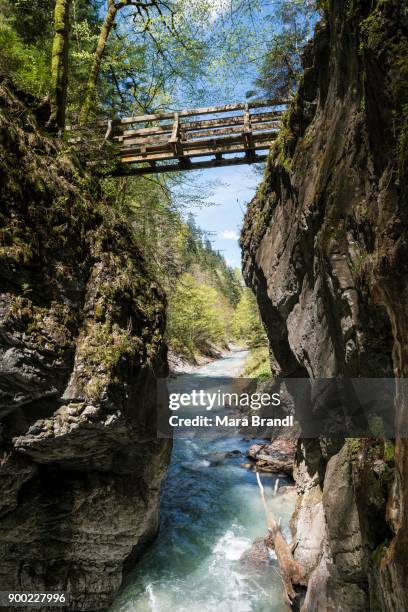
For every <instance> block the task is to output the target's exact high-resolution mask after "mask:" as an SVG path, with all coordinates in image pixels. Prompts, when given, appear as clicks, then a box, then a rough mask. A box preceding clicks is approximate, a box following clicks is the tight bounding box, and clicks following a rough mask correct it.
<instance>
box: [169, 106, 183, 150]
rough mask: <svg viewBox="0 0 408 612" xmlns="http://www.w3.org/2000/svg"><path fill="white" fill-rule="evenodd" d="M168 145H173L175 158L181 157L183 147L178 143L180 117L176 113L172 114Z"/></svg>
mask: <svg viewBox="0 0 408 612" xmlns="http://www.w3.org/2000/svg"><path fill="white" fill-rule="evenodd" d="M169 143H170V144H172V145H173V151H174V155H175V156H176V157H182V156H183V147H182V146H181V142H180V115H179V114H178V113H174V123H173V131H172V133H171V137H170V139H169Z"/></svg>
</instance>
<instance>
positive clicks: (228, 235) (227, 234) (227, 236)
mask: <svg viewBox="0 0 408 612" xmlns="http://www.w3.org/2000/svg"><path fill="white" fill-rule="evenodd" d="M218 237H219V238H223V239H224V240H238V238H239V236H238V234H237V232H236V231H235V230H231V229H226V230H224V231H223V232H220V233H219V234H218Z"/></svg>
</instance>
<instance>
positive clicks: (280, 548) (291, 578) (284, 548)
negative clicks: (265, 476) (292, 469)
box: [256, 472, 307, 606]
mask: <svg viewBox="0 0 408 612" xmlns="http://www.w3.org/2000/svg"><path fill="white" fill-rule="evenodd" d="M256 479H257V481H258V485H259V489H260V492H261V499H262V503H263V507H264V509H265V517H266V524H267V527H268V532H269V533H268V536H267V537H266V538H265V543H266V545H267V546H268V547H270V548H273V549H274V550H275V553H276V558H277V561H278V565H279V569H280V573H281V577H282V582H283V586H284V588H285V592H286V597H287V603H288V604H289V605H290V606H292V605H293V603H294V602H295V600H296V598H297V593H296V589H295V586H297V585H298V586H306V584H307V580H306V577H305V571H304V569H303V567H302V566H301V564H300V563H299V562H298V561H296V559H294V557H293V554H292V549H291V547H290V545H289V544H288V543H287V542H286V540H285V538H284V537H283V535H282V531H281V529H280V525H279V522H278V521H277V520H276V519H275V517H274V516H273V514H272V512H271V511H270V509H269V508H268V505H267V503H266V498H265V490H264V487H263V485H262V482H261V478H260V476H259V473H258V472H256Z"/></svg>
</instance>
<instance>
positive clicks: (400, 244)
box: [241, 0, 408, 612]
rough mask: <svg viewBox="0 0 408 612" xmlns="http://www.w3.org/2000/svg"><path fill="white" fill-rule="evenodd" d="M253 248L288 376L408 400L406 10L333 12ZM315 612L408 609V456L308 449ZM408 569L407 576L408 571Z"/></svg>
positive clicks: (254, 267)
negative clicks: (355, 384) (361, 384)
mask: <svg viewBox="0 0 408 612" xmlns="http://www.w3.org/2000/svg"><path fill="white" fill-rule="evenodd" d="M324 4H325V19H324V20H323V21H322V23H321V24H320V25H319V26H318V27H317V29H316V33H315V37H314V40H313V41H312V42H311V43H310V44H309V45H308V47H307V49H306V53H305V57H304V76H303V78H302V81H301V84H300V88H299V92H298V94H297V96H296V97H295V99H294V100H293V102H292V104H291V106H290V108H289V110H288V112H287V114H286V117H285V119H284V125H283V128H282V130H281V132H280V135H279V137H278V139H277V141H276V143H275V146H274V147H273V148H272V150H271V154H270V157H269V160H268V163H267V168H266V173H265V177H264V181H263V183H262V185H261V186H260V188H259V190H258V193H257V195H256V197H255V198H254V200H253V201H252V202H251V203H250V205H249V207H248V212H247V215H246V218H245V223H244V228H243V231H242V235H241V247H242V252H243V262H244V263H243V272H244V276H245V279H246V282H247V284H248V285H249V286H251V287H252V288H253V290H254V292H255V294H256V296H257V300H258V304H259V307H260V310H261V315H262V318H263V321H264V324H265V326H266V329H267V332H268V337H269V342H270V349H271V362H272V366H273V368H274V370H275V372H276V373H277V374H278V375H282V376H299V377H303V376H308V377H311V378H319V377H320V378H324V377H338V376H350V377H361V376H362V377H393V376H394V375H395V376H396V377H397V382H396V384H397V390H398V389H399V392H398V397H397V412H398V418H397V421H398V426H402V425H403V424H404V423H406V419H407V414H408V405H407V401H408V398H406V397H404V395H403V390H402V386H400V384H399V382H398V378H402V377H404V376H406V375H407V369H408V354H407V350H408V348H407V347H408V335H407V331H408V327H407V313H408V308H407V304H408V256H407V255H408V241H407V230H408V217H407V210H408V201H407V200H408V197H407V195H408V188H407V175H408V173H407V168H408V155H407V151H408V131H407V116H408V85H407V83H408V78H407V77H408V59H407V58H408V37H407V33H408V12H407V8H406V6H405V4H404V3H403V2H401V1H398V0H381V1H378V0H374V1H373V2H371V0H370V1H365V0H353V1H351V2H346V1H343V0H338V1H336V2H334V1H331V2H326V3H324ZM296 463H297V466H296V469H295V476H296V480H297V483H298V487H299V492H300V497H299V503H298V507H297V511H296V514H295V517H294V521H293V523H294V529H295V546H296V548H295V556H296V557H297V558H298V559H299V560H300V561H301V562H302V563H303V564H304V566H305V567H306V568H307V571H308V575H309V587H308V591H307V595H306V598H305V601H304V603H303V607H302V610H303V611H304V612H311V611H317V610H319V611H321V610H328V611H329V610H333V611H334V610H340V609H341V610H346V611H349V610H350V611H353V612H355V611H357V610H361V611H363V610H397V611H400V612H402V611H403V610H407V609H408V579H407V573H406V568H407V566H408V553H407V550H408V547H407V544H408V542H407V537H408V524H407V521H408V518H407V517H408V505H407V504H408V444H407V441H406V439H403V438H401V437H398V436H397V440H396V443H395V448H394V442H393V441H386V440H377V441H374V440H372V441H370V440H359V439H348V440H346V441H343V442H341V443H340V444H337V445H333V444H328V441H327V440H322V439H320V440H303V441H301V442H300V443H299V445H298V451H297V460H296ZM404 568H405V569H404Z"/></svg>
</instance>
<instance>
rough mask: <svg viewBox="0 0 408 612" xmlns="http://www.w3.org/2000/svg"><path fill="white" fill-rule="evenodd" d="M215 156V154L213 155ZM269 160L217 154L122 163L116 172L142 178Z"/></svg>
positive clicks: (259, 155)
mask: <svg viewBox="0 0 408 612" xmlns="http://www.w3.org/2000/svg"><path fill="white" fill-rule="evenodd" d="M213 155H214V154H213ZM266 158H267V153H256V152H255V151H253V150H252V151H250V155H248V153H246V154H245V155H243V156H241V157H238V156H234V157H223V156H222V154H220V153H216V154H215V156H214V157H212V158H209V159H201V158H199V159H195V158H190V157H179V158H173V160H174V161H171V162H170V161H169V162H163V163H157V162H152V161H150V162H148V164H149V165H145V164H143V165H142V164H140V163H138V164H137V165H133V164H132V163H129V162H128V163H122V164H120V165H119V166H118V168H117V170H116V171H115V175H116V176H138V175H139V176H140V175H143V174H157V173H162V172H184V171H186V170H203V169H205V168H220V167H223V166H241V165H246V164H257V163H261V162H264V161H265V160H266Z"/></svg>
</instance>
